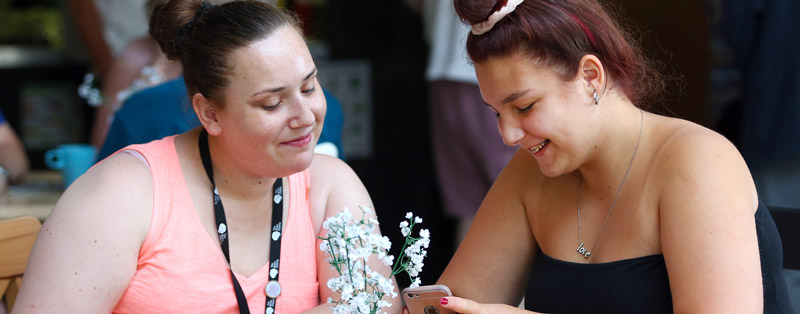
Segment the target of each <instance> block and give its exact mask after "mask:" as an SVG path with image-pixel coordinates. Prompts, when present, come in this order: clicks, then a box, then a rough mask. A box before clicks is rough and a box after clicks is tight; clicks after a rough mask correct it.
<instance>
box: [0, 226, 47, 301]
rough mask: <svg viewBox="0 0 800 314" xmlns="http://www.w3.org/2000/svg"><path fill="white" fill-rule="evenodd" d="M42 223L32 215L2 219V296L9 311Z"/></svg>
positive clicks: (0, 238)
mask: <svg viewBox="0 0 800 314" xmlns="http://www.w3.org/2000/svg"><path fill="white" fill-rule="evenodd" d="M41 228H42V224H41V223H40V222H39V220H38V219H36V218H34V217H31V216H23V217H19V218H14V219H9V220H3V221H0V298H2V297H4V296H5V298H6V305H7V306H8V311H9V312H11V308H12V307H13V306H14V301H15V300H16V298H17V293H18V292H19V287H20V285H22V273H23V272H25V265H26V264H27V263H28V256H29V255H30V254H31V249H33V242H34V241H35V240H36V235H37V234H38V233H39V229H41Z"/></svg>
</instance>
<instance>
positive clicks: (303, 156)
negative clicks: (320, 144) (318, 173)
mask: <svg viewBox="0 0 800 314" xmlns="http://www.w3.org/2000/svg"><path fill="white" fill-rule="evenodd" d="M312 160H314V151H313V150H309V151H307V152H302V153H300V154H297V155H295V156H293V157H292V158H291V159H290V160H289V161H288V162H287V163H286V165H287V168H289V169H290V171H291V172H292V173H297V172H301V171H303V170H306V169H308V167H310V166H311V161H312Z"/></svg>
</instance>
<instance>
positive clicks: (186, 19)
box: [150, 0, 210, 60]
mask: <svg viewBox="0 0 800 314" xmlns="http://www.w3.org/2000/svg"><path fill="white" fill-rule="evenodd" d="M209 6H210V4H208V3H207V2H204V1H202V0H169V1H167V2H166V3H163V4H160V5H158V6H156V7H155V9H153V15H152V17H151V18H150V36H152V37H153V39H155V40H156V42H157V43H158V46H159V47H161V51H163V52H164V54H165V55H166V56H167V58H168V59H170V60H180V59H182V58H181V50H182V49H181V47H183V46H184V44H185V42H186V40H187V39H188V37H189V36H190V35H191V29H192V27H193V26H194V24H195V22H196V20H197V17H198V16H199V15H202V14H204V13H206V12H207V10H208V8H209Z"/></svg>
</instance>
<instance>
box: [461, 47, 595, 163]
mask: <svg viewBox="0 0 800 314" xmlns="http://www.w3.org/2000/svg"><path fill="white" fill-rule="evenodd" d="M475 72H476V74H477V77H478V83H479V85H480V90H481V95H482V96H483V100H484V102H485V103H486V105H487V106H489V107H490V108H491V109H492V110H493V111H494V112H495V113H496V114H497V127H498V129H499V131H500V135H501V136H502V137H503V142H504V143H505V144H506V145H509V146H520V147H521V148H523V149H525V150H528V151H529V152H530V153H531V155H532V156H533V157H534V158H535V159H536V161H537V163H538V164H539V168H540V169H541V171H542V173H543V174H544V175H546V176H548V177H555V176H558V175H561V174H565V173H569V172H572V171H573V170H575V169H576V168H577V167H578V166H580V165H581V164H582V163H583V162H585V161H586V160H587V159H588V154H590V153H591V151H593V149H591V148H592V147H593V146H595V145H596V143H597V141H596V140H597V138H596V135H597V126H596V123H597V122H596V119H594V118H592V115H591V112H592V110H591V109H592V106H593V105H594V103H593V102H592V98H591V91H592V89H591V87H589V86H588V83H587V82H586V81H585V80H584V79H583V77H581V76H576V77H575V79H573V80H568V81H564V80H563V79H562V75H561V74H560V73H557V72H555V71H554V70H553V69H552V68H551V67H549V66H547V65H542V64H541V63H540V62H536V61H533V60H531V59H530V58H528V57H525V56H521V55H519V54H516V55H512V56H508V57H502V58H496V57H495V58H489V59H487V60H486V61H484V62H481V63H476V64H475ZM587 93H588V94H587Z"/></svg>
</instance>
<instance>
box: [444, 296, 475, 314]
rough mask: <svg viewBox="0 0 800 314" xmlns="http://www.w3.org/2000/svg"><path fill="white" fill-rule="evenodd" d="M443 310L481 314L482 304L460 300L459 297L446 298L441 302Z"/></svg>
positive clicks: (465, 313)
mask: <svg viewBox="0 0 800 314" xmlns="http://www.w3.org/2000/svg"><path fill="white" fill-rule="evenodd" d="M439 303H440V304H441V306H442V308H445V309H448V310H451V311H454V312H458V313H463V314H481V313H482V311H481V308H482V306H481V304H480V303H477V302H475V301H472V300H468V299H464V298H459V297H446V298H442V299H441V301H440V302H439Z"/></svg>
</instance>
